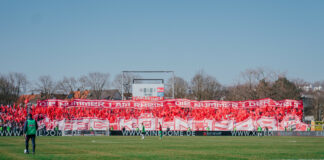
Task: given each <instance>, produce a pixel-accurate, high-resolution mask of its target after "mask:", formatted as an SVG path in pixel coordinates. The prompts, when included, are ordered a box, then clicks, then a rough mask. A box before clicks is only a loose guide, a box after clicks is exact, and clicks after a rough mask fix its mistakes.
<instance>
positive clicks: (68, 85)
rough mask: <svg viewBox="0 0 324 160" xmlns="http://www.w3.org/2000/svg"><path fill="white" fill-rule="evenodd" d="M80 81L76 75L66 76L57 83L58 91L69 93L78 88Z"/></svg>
mask: <svg viewBox="0 0 324 160" xmlns="http://www.w3.org/2000/svg"><path fill="white" fill-rule="evenodd" d="M78 87H79V86H78V81H77V80H76V79H75V78H74V77H69V78H68V77H64V78H63V80H61V81H59V82H58V83H57V89H58V91H61V92H63V93H64V94H69V93H71V92H73V91H76V90H77V89H78Z"/></svg>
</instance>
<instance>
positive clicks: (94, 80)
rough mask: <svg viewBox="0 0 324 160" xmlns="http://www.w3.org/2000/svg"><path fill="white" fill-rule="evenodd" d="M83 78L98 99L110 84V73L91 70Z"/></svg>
mask: <svg viewBox="0 0 324 160" xmlns="http://www.w3.org/2000/svg"><path fill="white" fill-rule="evenodd" d="M82 79H84V81H85V82H86V85H87V86H89V88H90V89H91V90H92V93H93V94H94V97H95V98H96V99H100V97H101V94H102V91H103V90H104V89H105V88H106V87H108V84H109V81H108V80H109V74H108V73H99V72H91V73H89V74H88V75H87V76H86V77H82Z"/></svg>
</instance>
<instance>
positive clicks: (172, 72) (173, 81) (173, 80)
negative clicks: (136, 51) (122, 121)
mask: <svg viewBox="0 0 324 160" xmlns="http://www.w3.org/2000/svg"><path fill="white" fill-rule="evenodd" d="M125 73H171V75H172V85H171V86H172V99H174V83H175V78H174V71H122V90H121V92H122V93H121V94H122V100H124V98H125V96H124V85H125V84H124V76H125Z"/></svg>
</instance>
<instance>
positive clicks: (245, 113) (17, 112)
mask: <svg viewBox="0 0 324 160" xmlns="http://www.w3.org/2000/svg"><path fill="white" fill-rule="evenodd" d="M30 112H31V113H32V115H33V118H34V119H35V120H37V121H39V120H42V119H44V118H49V119H50V120H63V119H66V120H71V119H77V118H84V117H88V118H89V117H90V118H91V117H92V118H99V119H106V120H109V122H110V123H114V122H116V120H117V119H118V118H125V119H132V118H138V117H140V116H141V115H142V113H150V114H152V116H154V117H157V118H164V121H173V119H174V117H180V118H182V119H195V120H203V119H215V120H216V121H220V120H224V119H234V120H235V121H236V122H240V121H243V120H245V119H247V118H249V117H251V118H252V119H254V120H256V119H258V118H260V117H262V116H266V117H275V118H276V119H277V120H278V121H279V122H281V120H282V119H283V118H284V116H285V115H287V114H292V115H297V116H299V117H300V118H301V117H302V114H303V113H302V112H303V111H302V109H297V108H293V107H268V106H267V107H261V108H248V109H235V108H218V109H215V108H200V109H193V108H181V107H157V108H154V109H133V108H123V109H108V108H83V107H66V108H58V107H39V106H32V107H31V108H30ZM26 115H27V109H26V108H24V107H15V106H1V107H0V121H1V122H0V127H1V128H0V129H2V130H6V129H8V128H9V129H19V128H22V126H23V123H24V121H25V120H26Z"/></svg>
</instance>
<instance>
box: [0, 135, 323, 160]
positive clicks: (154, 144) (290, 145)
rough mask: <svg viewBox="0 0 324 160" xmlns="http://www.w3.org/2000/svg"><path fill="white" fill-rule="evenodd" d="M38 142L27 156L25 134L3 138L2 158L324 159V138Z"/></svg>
mask: <svg viewBox="0 0 324 160" xmlns="http://www.w3.org/2000/svg"><path fill="white" fill-rule="evenodd" d="M30 143H31V142H30ZM36 143H37V146H36V154H35V155H32V154H29V155H26V154H24V153H23V151H24V139H23V137H0V159H15V160H16V159H55V160H59V159H73V160H74V159H141V160H142V159H154V160H156V159H324V138H323V137H200V136H196V137H187V136H184V137H163V140H162V141H161V140H159V138H158V137H145V140H141V138H140V137H139V136H137V137H122V136H110V137H106V136H102V137H100V136H97V137H94V136H80V137H37V139H36ZM30 149H31V144H30Z"/></svg>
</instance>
